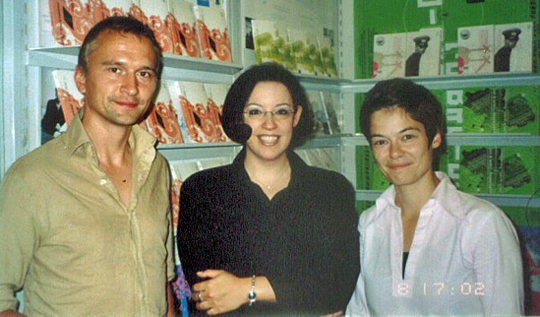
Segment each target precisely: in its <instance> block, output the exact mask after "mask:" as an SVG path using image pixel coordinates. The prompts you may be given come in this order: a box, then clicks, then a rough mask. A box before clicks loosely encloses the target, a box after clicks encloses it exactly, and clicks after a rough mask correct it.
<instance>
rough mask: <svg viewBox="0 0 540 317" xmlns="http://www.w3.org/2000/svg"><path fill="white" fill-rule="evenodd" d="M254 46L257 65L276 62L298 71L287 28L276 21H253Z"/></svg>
mask: <svg viewBox="0 0 540 317" xmlns="http://www.w3.org/2000/svg"><path fill="white" fill-rule="evenodd" d="M251 25H252V29H253V46H254V51H255V61H256V62H257V63H264V62H274V63H277V64H280V65H282V66H284V67H285V68H287V69H289V70H290V71H293V72H294V71H296V61H295V59H294V56H293V55H292V48H291V45H290V42H289V35H288V30H287V28H285V27H283V25H282V24H280V23H277V22H275V21H268V20H252V21H251Z"/></svg>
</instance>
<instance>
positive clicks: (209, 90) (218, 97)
mask: <svg viewBox="0 0 540 317" xmlns="http://www.w3.org/2000/svg"><path fill="white" fill-rule="evenodd" d="M229 88H230V85H226V84H210V83H205V84H204V89H205V90H206V94H207V95H208V104H207V106H208V111H210V112H213V113H215V112H217V113H218V117H219V125H218V126H216V128H219V129H220V130H221V133H222V134H223V138H222V140H221V141H219V142H230V141H231V139H229V137H228V136H227V134H225V131H224V130H223V126H222V125H221V118H222V114H223V104H224V103H225V98H226V97H227V92H228V91H229Z"/></svg>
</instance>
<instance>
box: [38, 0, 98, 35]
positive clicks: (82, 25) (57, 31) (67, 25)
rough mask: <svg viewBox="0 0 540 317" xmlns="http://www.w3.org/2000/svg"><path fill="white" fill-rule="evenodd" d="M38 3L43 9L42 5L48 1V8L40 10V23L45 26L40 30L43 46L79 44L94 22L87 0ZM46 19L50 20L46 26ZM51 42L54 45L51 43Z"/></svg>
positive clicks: (53, 0) (54, 0)
mask: <svg viewBox="0 0 540 317" xmlns="http://www.w3.org/2000/svg"><path fill="white" fill-rule="evenodd" d="M40 3H41V4H40V6H42V9H45V8H44V6H46V5H47V3H48V9H45V11H40V19H41V23H40V24H41V26H42V27H44V28H45V29H43V30H42V31H41V32H40V33H41V34H40V36H41V39H40V44H41V45H43V46H76V45H80V44H81V43H82V41H83V40H84V37H85V36H86V33H88V31H89V30H90V28H92V26H93V25H94V24H95V23H96V21H95V20H94V18H93V15H92V14H91V12H90V10H89V6H88V1H87V0H79V1H73V2H71V1H70V2H68V1H65V0H49V1H41V2H40ZM47 21H48V22H50V24H49V25H48V26H46V22H47ZM47 31H48V32H47ZM53 43H55V45H51V44H53Z"/></svg>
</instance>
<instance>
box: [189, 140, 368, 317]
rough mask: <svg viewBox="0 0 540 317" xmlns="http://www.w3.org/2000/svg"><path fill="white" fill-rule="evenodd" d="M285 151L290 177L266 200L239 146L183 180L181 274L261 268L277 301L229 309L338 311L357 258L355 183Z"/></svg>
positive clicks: (245, 273) (194, 279) (245, 271)
mask: <svg viewBox="0 0 540 317" xmlns="http://www.w3.org/2000/svg"><path fill="white" fill-rule="evenodd" d="M288 157H289V161H290V165H291V181H290V183H289V186H288V187H287V188H285V189H283V190H282V191H280V192H279V193H277V194H276V195H275V196H274V197H273V198H272V200H269V199H268V197H267V196H266V195H265V194H264V192H263V191H262V189H261V188H260V187H259V186H258V185H257V184H255V183H253V182H251V181H250V179H249V176H248V174H247V172H246V170H245V168H244V159H245V149H244V150H243V151H242V152H240V153H239V155H238V156H237V157H236V158H235V160H234V162H233V163H232V164H231V165H228V166H223V167H218V168H213V169H209V170H204V171H201V172H198V173H196V174H194V175H192V176H191V177H189V178H188V179H187V180H186V181H185V182H184V183H183V184H182V190H181V194H180V215H179V220H178V249H179V256H180V261H181V262H182V267H183V269H184V272H185V274H186V278H187V280H188V282H189V283H190V284H191V285H192V284H193V283H196V282H198V281H199V280H200V279H199V278H197V277H196V274H195V273H196V272H197V271H199V270H204V269H223V270H226V271H228V272H230V273H232V274H234V275H236V276H238V277H248V276H252V275H258V276H266V277H267V278H268V280H269V281H270V284H271V285H272V288H273V289H274V292H275V295H276V298H277V303H273V304H270V303H263V302H259V301H257V302H256V303H255V304H254V305H253V306H251V307H248V306H247V305H243V306H242V307H241V308H240V309H238V310H237V311H235V312H234V313H241V314H246V313H253V314H258V315H260V314H280V312H281V314H283V313H288V314H291V313H294V314H310V315H314V314H328V313H333V312H336V311H339V310H343V311H344V310H345V307H346V305H347V303H348V301H349V299H350V297H351V295H352V293H353V291H354V287H355V284H356V280H357V276H358V273H359V263H360V261H359V240H358V231H357V224H358V216H357V214H356V211H355V193H354V189H353V187H352V186H351V184H350V183H349V181H348V180H347V179H346V178H345V177H344V176H343V175H341V174H339V173H336V172H333V171H328V170H324V169H320V168H315V167H310V166H308V165H306V164H305V163H304V162H303V161H302V160H301V159H300V158H299V157H298V156H297V155H296V154H295V153H289V154H288ZM248 291H249V290H248V289H246V296H247V293H248ZM193 306H194V305H193Z"/></svg>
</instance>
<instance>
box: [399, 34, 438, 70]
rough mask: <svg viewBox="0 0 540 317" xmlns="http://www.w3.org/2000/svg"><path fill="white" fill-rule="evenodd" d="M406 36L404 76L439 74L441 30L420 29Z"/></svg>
mask: <svg viewBox="0 0 540 317" xmlns="http://www.w3.org/2000/svg"><path fill="white" fill-rule="evenodd" d="M405 34H406V39H407V40H406V43H407V44H406V46H405V55H404V56H403V57H404V59H405V76H406V77H426V76H438V75H440V73H441V40H442V29H441V28H431V29H422V30H420V31H418V32H408V33H405Z"/></svg>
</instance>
